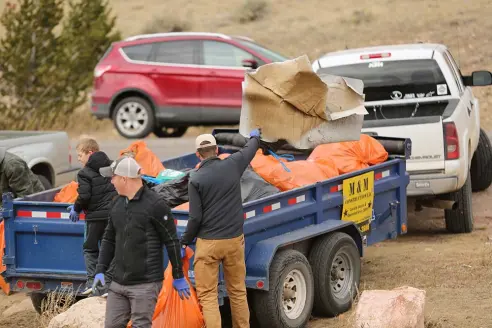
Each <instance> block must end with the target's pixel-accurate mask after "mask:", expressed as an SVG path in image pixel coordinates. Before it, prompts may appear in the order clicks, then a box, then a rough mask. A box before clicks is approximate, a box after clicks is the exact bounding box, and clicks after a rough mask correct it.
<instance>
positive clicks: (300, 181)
mask: <svg viewBox="0 0 492 328" xmlns="http://www.w3.org/2000/svg"><path fill="white" fill-rule="evenodd" d="M280 160H281V161H282V162H284V163H283V164H284V165H285V167H286V168H287V169H288V170H289V171H290V172H288V171H287V170H286V169H285V167H284V165H282V164H281V163H280V162H279V160H278V159H276V158H275V157H273V156H271V155H263V153H262V152H261V150H259V151H258V152H257V153H256V156H255V157H254V158H253V160H252V161H251V166H252V167H253V170H254V171H255V172H256V173H257V174H258V175H260V176H261V177H262V178H263V179H264V180H265V181H266V182H268V183H270V184H272V185H274V186H275V187H277V188H278V189H280V190H281V191H286V190H292V189H295V188H299V187H303V186H306V185H309V184H312V183H316V182H319V181H322V180H326V179H329V178H333V177H335V176H337V175H338V170H337V169H336V167H335V165H334V163H333V162H332V161H331V160H330V159H323V160H320V161H319V162H315V161H312V160H305V161H302V160H301V161H293V162H287V161H286V160H285V159H283V158H280Z"/></svg>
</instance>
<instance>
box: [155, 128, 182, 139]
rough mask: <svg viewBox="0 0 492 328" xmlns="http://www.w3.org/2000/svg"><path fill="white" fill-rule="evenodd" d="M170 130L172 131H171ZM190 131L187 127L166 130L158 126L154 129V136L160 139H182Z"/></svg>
mask: <svg viewBox="0 0 492 328" xmlns="http://www.w3.org/2000/svg"><path fill="white" fill-rule="evenodd" d="M168 129H171V131H169V130H168ZM187 130H188V127H187V126H178V127H175V128H166V127H165V126H157V127H155V129H154V134H155V136H156V137H158V138H180V137H182V136H183V135H184V134H185V133H186V131H187Z"/></svg>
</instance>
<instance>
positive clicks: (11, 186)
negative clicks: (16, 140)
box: [0, 147, 44, 207]
mask: <svg viewBox="0 0 492 328" xmlns="http://www.w3.org/2000/svg"><path fill="white" fill-rule="evenodd" d="M41 191H44V186H43V184H42V183H41V181H39V179H38V177H37V176H36V175H35V174H34V173H33V172H32V171H31V169H29V167H28V166H27V164H26V162H25V161H24V160H23V159H22V158H20V157H19V156H17V155H15V154H12V153H10V152H8V151H7V149H6V148H3V147H0V207H1V205H2V194H3V193H5V192H11V193H13V194H14V198H17V197H25V196H27V195H31V194H34V193H37V192H41Z"/></svg>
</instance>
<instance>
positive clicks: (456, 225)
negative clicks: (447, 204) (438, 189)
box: [444, 173, 473, 233]
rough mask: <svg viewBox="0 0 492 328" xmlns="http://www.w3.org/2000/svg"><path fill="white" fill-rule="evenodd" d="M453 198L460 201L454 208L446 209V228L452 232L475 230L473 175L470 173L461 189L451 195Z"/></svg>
mask: <svg viewBox="0 0 492 328" xmlns="http://www.w3.org/2000/svg"><path fill="white" fill-rule="evenodd" d="M449 198H450V199H451V200H454V201H455V202H457V203H458V206H457V207H456V209H454V210H444V218H445V220H446V229H447V230H448V231H449V232H451V233H465V232H472V231H473V210H472V188H471V177H470V174H469V173H468V177H467V178H466V182H465V184H464V185H463V187H461V189H460V190H458V191H455V192H454V193H452V194H450V195H449Z"/></svg>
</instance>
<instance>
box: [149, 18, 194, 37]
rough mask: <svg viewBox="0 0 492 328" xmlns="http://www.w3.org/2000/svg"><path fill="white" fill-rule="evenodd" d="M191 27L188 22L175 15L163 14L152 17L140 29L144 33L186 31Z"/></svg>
mask: <svg viewBox="0 0 492 328" xmlns="http://www.w3.org/2000/svg"><path fill="white" fill-rule="evenodd" d="M190 29H191V25H190V23H189V22H187V21H184V20H182V19H180V18H177V17H172V16H164V17H154V18H153V19H152V20H151V21H150V22H149V23H148V24H147V25H145V27H144V28H143V29H142V33H144V34H152V33H167V32H186V31H189V30H190Z"/></svg>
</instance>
